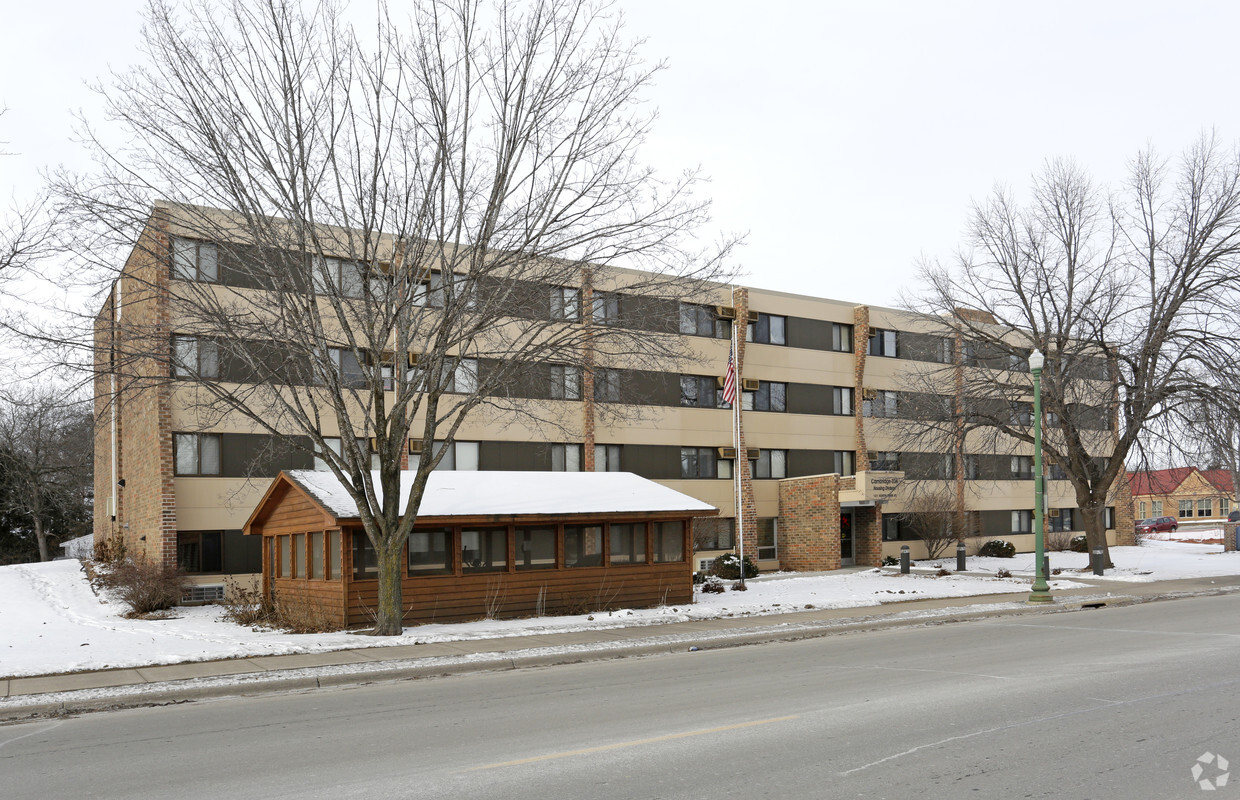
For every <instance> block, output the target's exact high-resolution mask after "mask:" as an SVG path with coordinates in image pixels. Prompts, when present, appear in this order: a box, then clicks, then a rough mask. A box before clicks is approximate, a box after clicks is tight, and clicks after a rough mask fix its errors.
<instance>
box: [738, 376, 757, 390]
mask: <svg viewBox="0 0 1240 800" xmlns="http://www.w3.org/2000/svg"><path fill="white" fill-rule="evenodd" d="M759 383H760V381H759V380H758V379H757V378H744V379H743V380H741V389H742V391H746V392H756V391H758V385H759Z"/></svg>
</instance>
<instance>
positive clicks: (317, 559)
mask: <svg viewBox="0 0 1240 800" xmlns="http://www.w3.org/2000/svg"><path fill="white" fill-rule="evenodd" d="M308 543H309V545H310V557H309V558H308V559H307V560H306V565H307V566H308V567H309V574H308V575H307V576H306V577H308V578H309V579H310V580H312V581H321V580H323V532H322V531H315V532H313V533H311V534H310V535H309V537H308Z"/></svg>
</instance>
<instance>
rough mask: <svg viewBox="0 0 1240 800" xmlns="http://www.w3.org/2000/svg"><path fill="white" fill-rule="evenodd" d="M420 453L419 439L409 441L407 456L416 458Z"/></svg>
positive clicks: (420, 443)
mask: <svg viewBox="0 0 1240 800" xmlns="http://www.w3.org/2000/svg"><path fill="white" fill-rule="evenodd" d="M421 453H422V442H421V440H419V439H410V440H409V455H411V456H416V455H421Z"/></svg>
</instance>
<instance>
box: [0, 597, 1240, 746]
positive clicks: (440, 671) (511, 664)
mask: <svg viewBox="0 0 1240 800" xmlns="http://www.w3.org/2000/svg"><path fill="white" fill-rule="evenodd" d="M1238 591H1240V587H1234V586H1231V587H1219V588H1217V589H1203V590H1199V591H1188V592H1163V593H1157V594H1151V595H1114V596H1111V595H1106V596H1103V595H1098V596H1094V597H1085V598H1072V599H1069V600H1066V601H1061V602H1056V603H1055V604H1054V605H1051V606H1017V607H1013V606H1011V605H1008V604H1003V605H1004V607H995V608H978V609H976V610H971V611H963V610H957V611H956V612H955V613H952V608H953V607H948V608H945V609H944V613H943V614H940V615H933V616H924V615H920V614H918V615H916V616H913V615H908V616H904V615H903V614H907V613H908V612H900V611H896V612H895V613H894V614H892V613H889V614H885V615H873V616H866V617H860V618H856V617H853V618H843V619H840V620H821V621H813V622H786V621H785V622H775V621H774V620H778V619H779V617H778V616H776V617H767V618H766V619H770V620H772V622H771V623H769V624H766V625H755V626H753V627H752V628H742V629H737V630H736V631H720V632H716V633H710V632H704V633H702V634H701V636H700V637H699V640H698V641H693V637H688V636H686V635H685V634H665V635H663V636H658V635H655V636H651V637H647V638H644V639H634V640H631V641H623V640H621V641H616V642H615V643H614V644H611V643H609V644H608V645H607V646H603V647H598V646H592V647H583V648H580V649H571V648H547V647H542V648H530V649H528V650H516V651H510V652H505V653H486V654H481V655H470V656H460V657H457V656H441V657H435V658H424V659H404V660H400V661H393V662H389V663H390V666H381V665H383V664H384V662H378V664H369V665H368V664H365V663H358V664H349V665H335V666H332V667H311V668H300V669H289V670H273V671H269V672H255V673H243V674H240V675H229V676H218V677H210V678H194V679H187V680H180V681H165V682H153V683H143V684H132V685H128V686H118V687H111V688H104V689H90V690H77V691H70V692H60V693H48V694H40V695H24V696H17V697H9V698H7V699H0V723H12V722H20V721H25V720H33V719H40V718H48V717H63V716H71V715H75V714H79V713H88V712H92V711H111V710H120V709H126V708H141V707H150V706H160V705H174V704H179V703H187V702H194V701H198V700H207V699H214V698H223V697H246V696H253V695H261V694H272V693H279V692H309V691H314V690H318V689H329V688H339V687H344V686H361V685H366V684H371V683H386V682H393V681H402V680H425V679H429V678H439V677H448V676H453V675H466V674H472V673H478V672H496V671H504V670H510V669H532V668H538V667H550V666H557V665H562V664H578V663H585V662H592V661H610V660H614V659H618V658H634V657H642V656H650V655H663V654H671V653H686V652H693V651H707V650H720V649H725V648H732V647H744V646H749V645H759V644H770V643H776V642H794V641H801V640H805V639H817V638H822V637H824V636H834V635H838V634H844V633H858V632H864V631H877V630H890V629H895V628H906V627H922V626H929V625H944V624H948V623H955V622H971V621H977V620H983V619H994V618H1001V617H1013V616H1027V615H1031V614H1037V615H1042V614H1061V613H1070V612H1079V611H1086V610H1091V609H1097V608H1118V607H1123V606H1130V605H1139V604H1142V603H1148V602H1155V601H1162V600H1177V599H1186V598H1191V597H1209V596H1217V595H1224V594H1235V593H1237V592H1238ZM783 616H787V615H783ZM368 666H370V667H373V668H370V669H366V667H368ZM350 667H356V669H350ZM211 681H219V682H218V683H215V684H212V683H211ZM23 697H24V698H30V701H26V702H23V701H22V698H23ZM35 698H47V699H46V700H43V701H40V700H37V699H35Z"/></svg>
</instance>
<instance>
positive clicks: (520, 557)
mask: <svg viewBox="0 0 1240 800" xmlns="http://www.w3.org/2000/svg"><path fill="white" fill-rule="evenodd" d="M516 565H517V569H555V528H547V527H541V528H540V527H530V528H517V557H516Z"/></svg>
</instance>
